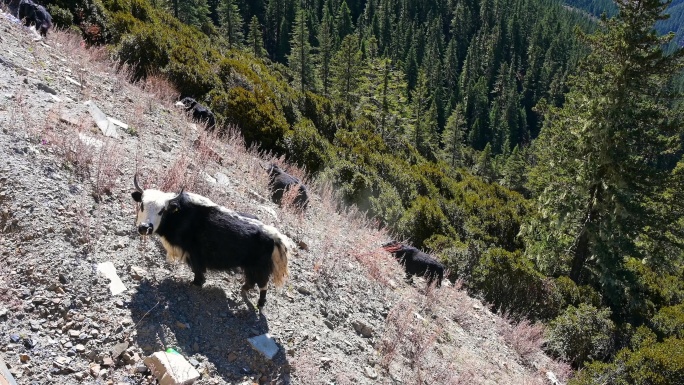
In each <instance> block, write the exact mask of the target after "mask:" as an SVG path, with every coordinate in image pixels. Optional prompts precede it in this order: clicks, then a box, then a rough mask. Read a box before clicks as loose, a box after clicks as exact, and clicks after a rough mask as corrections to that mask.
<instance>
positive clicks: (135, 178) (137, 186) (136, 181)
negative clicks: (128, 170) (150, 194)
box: [133, 173, 143, 192]
mask: <svg viewBox="0 0 684 385" xmlns="http://www.w3.org/2000/svg"><path fill="white" fill-rule="evenodd" d="M133 186H135V189H136V190H137V191H139V192H143V189H142V187H140V184H139V183H138V173H136V174H135V175H134V176H133Z"/></svg>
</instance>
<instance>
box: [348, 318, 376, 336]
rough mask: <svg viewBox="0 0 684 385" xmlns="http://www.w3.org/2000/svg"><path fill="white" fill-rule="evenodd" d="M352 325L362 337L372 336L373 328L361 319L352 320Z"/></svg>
mask: <svg viewBox="0 0 684 385" xmlns="http://www.w3.org/2000/svg"><path fill="white" fill-rule="evenodd" d="M352 326H353V327H354V330H356V332H357V333H359V334H361V336H362V337H364V338H370V337H372V336H373V329H372V328H371V327H370V326H368V325H366V323H365V322H363V321H361V320H356V321H354V322H352Z"/></svg>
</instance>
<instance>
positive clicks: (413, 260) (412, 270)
mask: <svg viewBox="0 0 684 385" xmlns="http://www.w3.org/2000/svg"><path fill="white" fill-rule="evenodd" d="M382 248H383V249H385V251H387V252H389V253H392V255H393V256H394V258H396V259H397V260H398V261H399V263H400V264H402V265H404V270H405V271H406V281H408V282H412V281H413V276H415V275H419V276H424V277H425V279H427V284H428V286H429V285H431V284H432V282H433V281H437V282H436V286H437V287H440V286H441V285H442V279H444V265H443V264H442V263H441V262H439V261H438V260H436V259H435V258H433V257H431V256H429V255H427V254H426V253H424V252H422V251H420V250H418V249H417V248H415V247H413V246H407V245H404V244H402V243H400V242H398V241H390V242H387V243H385V244H383V245H382Z"/></svg>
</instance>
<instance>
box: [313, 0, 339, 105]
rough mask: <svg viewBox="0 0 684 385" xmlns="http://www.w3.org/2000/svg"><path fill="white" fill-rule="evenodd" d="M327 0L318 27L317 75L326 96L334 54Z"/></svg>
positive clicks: (332, 23)
mask: <svg viewBox="0 0 684 385" xmlns="http://www.w3.org/2000/svg"><path fill="white" fill-rule="evenodd" d="M328 9H329V0H328V1H326V3H325V5H324V6H323V17H322V19H321V25H320V26H319V27H318V53H317V64H318V76H319V78H320V81H321V85H322V87H323V95H326V96H328V95H329V93H330V81H331V79H330V70H331V66H330V64H331V61H332V58H333V55H334V54H335V36H334V34H333V33H334V32H333V25H334V20H333V17H332V14H331V13H330V12H329V11H328Z"/></svg>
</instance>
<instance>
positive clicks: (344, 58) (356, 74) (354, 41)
mask: <svg viewBox="0 0 684 385" xmlns="http://www.w3.org/2000/svg"><path fill="white" fill-rule="evenodd" d="M362 64H363V62H362V60H361V50H360V49H359V37H358V36H357V35H355V34H353V35H347V36H345V37H344V39H343V40H342V44H341V45H340V49H339V51H337V53H336V54H335V56H334V58H333V61H332V63H331V69H332V71H331V76H332V85H333V89H334V96H335V97H338V98H340V99H341V100H343V101H344V102H346V103H347V104H350V105H353V104H354V103H355V102H356V101H357V99H358V94H357V91H358V88H359V84H360V79H361V72H362V68H363V67H362Z"/></svg>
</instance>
